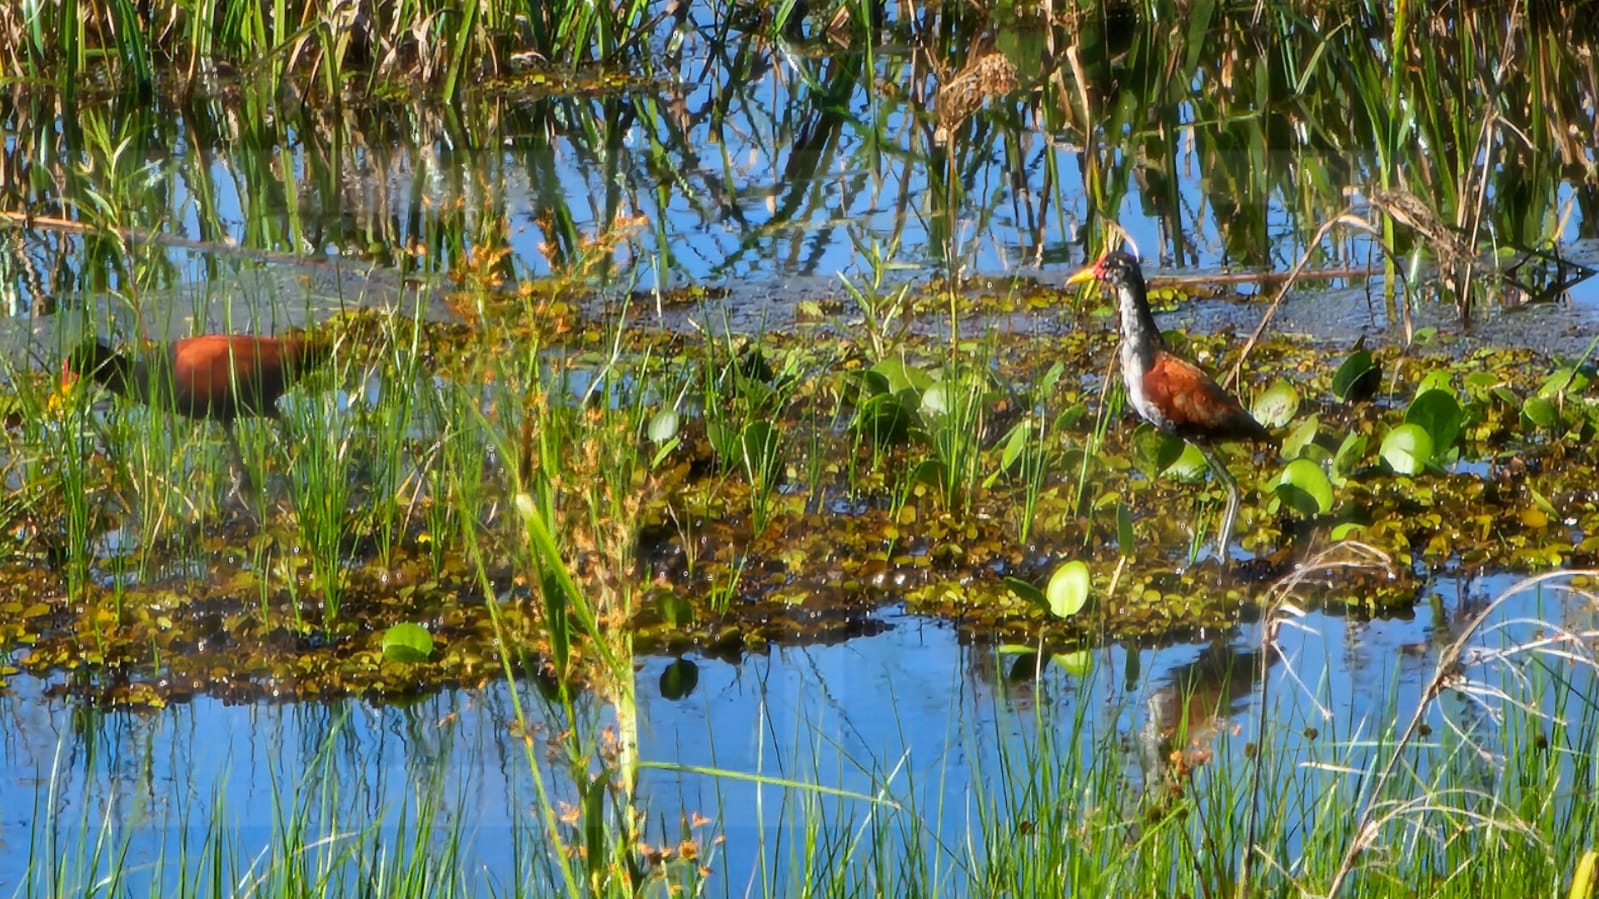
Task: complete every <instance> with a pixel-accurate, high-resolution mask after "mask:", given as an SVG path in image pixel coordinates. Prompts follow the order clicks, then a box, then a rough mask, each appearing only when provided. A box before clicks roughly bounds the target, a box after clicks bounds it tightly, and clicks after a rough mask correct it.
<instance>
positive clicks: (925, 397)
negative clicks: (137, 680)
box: [918, 381, 950, 421]
mask: <svg viewBox="0 0 1599 899" xmlns="http://www.w3.org/2000/svg"><path fill="white" fill-rule="evenodd" d="M949 387H950V385H949V382H948V381H939V382H937V383H936V384H931V385H929V386H928V388H927V389H926V390H924V391H922V404H921V408H920V409H919V410H918V411H920V412H921V413H922V418H924V419H927V420H929V421H931V420H933V419H937V418H943V417H944V416H946V415H948V414H949Z"/></svg>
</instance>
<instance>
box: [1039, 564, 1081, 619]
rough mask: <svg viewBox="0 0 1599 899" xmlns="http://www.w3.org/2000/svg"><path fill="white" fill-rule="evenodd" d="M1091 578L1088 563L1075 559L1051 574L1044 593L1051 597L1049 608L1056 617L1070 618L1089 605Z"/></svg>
mask: <svg viewBox="0 0 1599 899" xmlns="http://www.w3.org/2000/svg"><path fill="white" fill-rule="evenodd" d="M1090 583H1091V578H1090V576H1089V572H1088V565H1086V564H1085V563H1083V562H1081V561H1078V560H1073V561H1070V562H1066V563H1064V564H1063V565H1061V566H1060V567H1059V568H1056V569H1055V573H1054V574H1052V575H1050V576H1049V585H1048V586H1047V587H1046V588H1045V590H1044V594H1045V596H1047V597H1048V599H1049V610H1050V612H1051V613H1052V614H1054V616H1055V617H1056V618H1070V617H1072V616H1073V615H1076V614H1077V613H1078V612H1081V611H1082V610H1083V607H1084V606H1086V605H1088V588H1089V585H1090Z"/></svg>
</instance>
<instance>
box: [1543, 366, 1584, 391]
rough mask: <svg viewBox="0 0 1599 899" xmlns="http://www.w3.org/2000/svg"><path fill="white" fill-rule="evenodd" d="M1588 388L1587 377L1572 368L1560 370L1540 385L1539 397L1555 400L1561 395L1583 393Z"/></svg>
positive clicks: (1556, 370)
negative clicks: (1554, 398)
mask: <svg viewBox="0 0 1599 899" xmlns="http://www.w3.org/2000/svg"><path fill="white" fill-rule="evenodd" d="M1587 388H1588V376H1587V375H1585V374H1583V373H1582V372H1581V371H1579V370H1576V369H1572V368H1558V369H1555V372H1554V374H1551V375H1550V376H1549V377H1547V378H1544V379H1543V383H1542V384H1539V385H1538V396H1542V397H1550V398H1553V397H1557V396H1560V395H1561V394H1570V393H1581V392H1582V391H1584V390H1586V389H1587Z"/></svg>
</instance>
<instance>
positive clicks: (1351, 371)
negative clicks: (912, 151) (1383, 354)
mask: <svg viewBox="0 0 1599 899" xmlns="http://www.w3.org/2000/svg"><path fill="white" fill-rule="evenodd" d="M1381 386H1382V368H1381V367H1380V366H1378V365H1377V360H1376V359H1375V358H1374V357H1373V356H1372V355H1371V351H1370V350H1356V351H1355V352H1353V353H1350V354H1349V358H1347V359H1345V360H1344V363H1343V364H1342V365H1340V366H1338V370H1337V371H1335V372H1333V379H1332V391H1333V396H1334V397H1335V398H1337V399H1338V400H1339V401H1340V402H1345V403H1363V402H1365V401H1366V400H1369V399H1371V398H1372V397H1374V396H1376V395H1377V388H1379V387H1381Z"/></svg>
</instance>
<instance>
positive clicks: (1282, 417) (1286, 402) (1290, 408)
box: [1250, 378, 1299, 428]
mask: <svg viewBox="0 0 1599 899" xmlns="http://www.w3.org/2000/svg"><path fill="white" fill-rule="evenodd" d="M1298 411H1299V391H1298V390H1296V389H1294V385H1292V384H1290V383H1288V382H1287V381H1284V380H1283V379H1281V378H1278V379H1277V380H1276V381H1274V382H1272V385H1271V387H1270V388H1268V389H1267V390H1266V392H1265V393H1263V394H1261V395H1260V396H1259V397H1257V398H1256V399H1255V406H1254V408H1253V409H1251V410H1250V412H1251V413H1252V414H1253V415H1254V416H1255V420H1256V421H1258V422H1260V423H1261V424H1263V425H1265V426H1266V427H1268V428H1281V427H1285V426H1286V425H1287V424H1288V423H1289V422H1290V421H1293V420H1294V415H1295V413H1297V412H1298Z"/></svg>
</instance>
